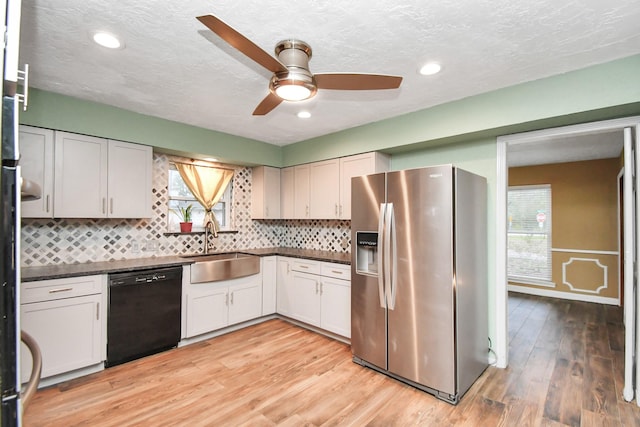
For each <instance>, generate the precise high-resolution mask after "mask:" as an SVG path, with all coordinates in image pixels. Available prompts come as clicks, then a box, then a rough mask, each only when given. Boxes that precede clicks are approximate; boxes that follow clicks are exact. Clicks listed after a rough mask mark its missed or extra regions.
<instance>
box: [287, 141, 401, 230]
mask: <svg viewBox="0 0 640 427" xmlns="http://www.w3.org/2000/svg"><path fill="white" fill-rule="evenodd" d="M388 170H389V156H387V155H385V154H382V153H375V152H373V153H365V154H358V155H355V156H349V157H342V158H339V159H332V160H325V161H322V162H315V163H308V164H304V165H298V166H292V167H288V168H285V169H282V170H281V172H280V183H281V186H280V188H281V196H280V197H281V201H282V202H281V210H280V212H281V218H283V219H351V178H353V177H355V176H361V175H369V174H373V173H378V172H386V171H388Z"/></svg>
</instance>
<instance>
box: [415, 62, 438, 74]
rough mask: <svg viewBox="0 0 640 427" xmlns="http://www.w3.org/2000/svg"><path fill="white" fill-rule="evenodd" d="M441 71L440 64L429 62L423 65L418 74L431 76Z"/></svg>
mask: <svg viewBox="0 0 640 427" xmlns="http://www.w3.org/2000/svg"><path fill="white" fill-rule="evenodd" d="M441 69H442V67H441V66H440V64H438V63H436V62H429V63H428V64H425V65H423V66H422V68H420V74H422V75H423V76H432V75H434V74H437V73H439V72H440V70H441Z"/></svg>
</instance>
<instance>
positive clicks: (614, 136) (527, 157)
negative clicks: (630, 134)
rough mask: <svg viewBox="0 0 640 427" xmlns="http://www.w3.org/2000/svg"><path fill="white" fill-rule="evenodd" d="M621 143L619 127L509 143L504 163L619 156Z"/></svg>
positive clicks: (563, 160)
mask: <svg viewBox="0 0 640 427" xmlns="http://www.w3.org/2000/svg"><path fill="white" fill-rule="evenodd" d="M623 143H624V135H623V131H622V129H618V130H614V131H606V132H594V133H587V134H582V135H577V136H564V137H555V138H549V139H545V140H542V139H541V140H538V141H535V142H527V143H517V144H510V145H509V147H508V154H507V163H508V165H509V167H517V166H533V165H545V164H550V163H566V162H578V161H584V160H596V159H612V158H616V157H620V155H621V154H622V148H623Z"/></svg>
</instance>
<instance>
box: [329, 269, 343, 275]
mask: <svg viewBox="0 0 640 427" xmlns="http://www.w3.org/2000/svg"><path fill="white" fill-rule="evenodd" d="M331 272H332V273H333V274H342V271H338V270H331Z"/></svg>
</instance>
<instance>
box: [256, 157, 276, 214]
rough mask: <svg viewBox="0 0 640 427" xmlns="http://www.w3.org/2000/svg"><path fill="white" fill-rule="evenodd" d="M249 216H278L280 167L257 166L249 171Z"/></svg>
mask: <svg viewBox="0 0 640 427" xmlns="http://www.w3.org/2000/svg"><path fill="white" fill-rule="evenodd" d="M251 176H252V182H251V218H253V219H279V218H280V169H278V168H272V167H269V166H258V167H255V168H253V170H252V172H251Z"/></svg>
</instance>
